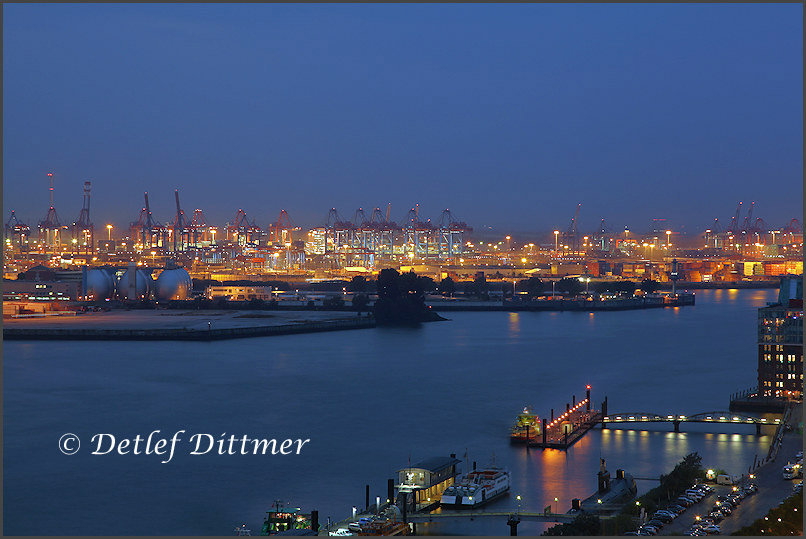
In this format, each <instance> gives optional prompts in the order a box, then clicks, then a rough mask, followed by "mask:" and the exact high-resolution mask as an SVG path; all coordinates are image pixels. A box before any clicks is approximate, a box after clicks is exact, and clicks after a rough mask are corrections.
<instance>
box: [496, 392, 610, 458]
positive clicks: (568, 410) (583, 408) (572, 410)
mask: <svg viewBox="0 0 806 539" xmlns="http://www.w3.org/2000/svg"><path fill="white" fill-rule="evenodd" d="M590 392H591V387H590V386H585V398H584V399H583V400H581V401H579V402H577V401H576V395H573V396H572V397H571V402H570V403H566V404H565V412H564V413H562V414H560V415H558V416H557V417H554V409H553V408H552V409H551V415H550V417H549V419H548V420H546V418H545V417H544V418H543V420H542V424H541V429H540V431H539V432H535V433H534V434H531V433H530V432H529V429H528V428H527V429H526V436H525V437H523V436H521V437H515V436H511V437H510V439H511V440H512V441H514V442H522V443H525V444H526V447H527V448H529V447H539V448H542V449H563V450H565V449H568V448H569V447H571V446H572V445H574V444H575V443H576V442H578V441H579V440H580V438H582V437H583V436H584V435H585V433H586V432H588V431H589V430H590V429H592V428H593V427H595V426H596V425H598V424H599V422H600V421H601V420H602V417H603V416H602V411H598V410H593V409H591V396H590V394H591V393H590ZM602 410H603V411H604V413H606V412H607V397H605V400H604V402H603V403H602Z"/></svg>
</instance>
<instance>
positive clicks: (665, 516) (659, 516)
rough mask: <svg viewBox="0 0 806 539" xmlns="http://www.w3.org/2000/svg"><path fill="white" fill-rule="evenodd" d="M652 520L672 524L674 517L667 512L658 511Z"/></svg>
mask: <svg viewBox="0 0 806 539" xmlns="http://www.w3.org/2000/svg"><path fill="white" fill-rule="evenodd" d="M652 518H654V519H656V520H660V521H661V522H665V523H667V524H668V523H669V522H671V521H672V520H674V516H672V515H671V514H670V513H665V512H661V511H658V512H657V513H655V514H654V515H652Z"/></svg>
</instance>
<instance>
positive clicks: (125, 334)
mask: <svg viewBox="0 0 806 539" xmlns="http://www.w3.org/2000/svg"><path fill="white" fill-rule="evenodd" d="M375 326H376V323H375V319H374V318H371V317H366V318H354V319H352V318H351V319H345V320H328V321H323V322H301V323H298V324H283V325H276V326H252V327H237V328H220V329H185V328H153V329H97V328H91V329H90V328H88V329H73V328H45V329H42V328H3V338H4V339H9V340H100V341H117V340H121V341H218V340H224V339H241V338H245V337H268V336H272V335H292V334H296V333H315V332H321V331H339V330H346V329H364V328H373V327H375Z"/></svg>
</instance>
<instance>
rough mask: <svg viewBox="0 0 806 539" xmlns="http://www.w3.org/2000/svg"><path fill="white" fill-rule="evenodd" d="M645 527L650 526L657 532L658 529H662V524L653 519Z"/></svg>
mask: <svg viewBox="0 0 806 539" xmlns="http://www.w3.org/2000/svg"><path fill="white" fill-rule="evenodd" d="M647 525H649V526H652V527H653V528H655V529H656V530H659V529H661V528H662V527H663V522H662V521H660V520H658V519H656V518H653V519H652V520H650V521H649V522H647Z"/></svg>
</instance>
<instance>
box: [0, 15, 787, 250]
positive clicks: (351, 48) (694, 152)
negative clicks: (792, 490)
mask: <svg viewBox="0 0 806 539" xmlns="http://www.w3.org/2000/svg"><path fill="white" fill-rule="evenodd" d="M3 14H4V17H3V34H4V38H3V45H4V47H3V60H4V62H3V79H4V105H3V106H4V124H3V133H4V143H3V153H4V164H3V167H4V170H3V174H4V182H3V191H4V196H3V221H4V222H5V221H6V220H7V219H8V216H9V213H10V211H11V210H12V209H13V210H15V211H16V214H17V215H18V217H19V218H20V219H23V220H25V221H26V222H27V223H28V224H29V225H30V226H31V227H35V226H36V223H37V222H38V221H39V220H41V219H43V218H44V217H45V214H46V212H47V209H48V180H47V176H46V173H47V172H53V173H54V174H55V178H56V180H55V189H56V190H55V208H56V210H57V212H58V214H59V217H60V218H61V220H62V222H63V223H65V224H67V223H71V222H73V221H74V220H76V218H77V217H78V214H79V211H80V209H81V196H82V186H83V182H84V181H85V180H89V181H91V182H92V195H93V197H92V208H91V216H92V219H93V221H94V222H95V225H96V229H97V230H100V229H101V228H102V227H103V226H104V225H105V224H106V223H114V224H115V225H116V226H118V227H120V226H127V225H128V224H129V222H131V221H134V220H136V219H137V216H138V214H139V211H140V208H141V207H142V204H143V202H142V197H143V192H144V191H148V192H149V196H150V200H151V208H152V212H153V214H154V216H155V218H157V219H158V220H160V221H163V222H165V221H167V220H170V219H172V217H173V215H174V213H175V209H174V199H173V191H174V189H176V188H178V189H179V190H180V195H181V199H182V206H183V209H184V211H185V213H186V214H190V213H192V211H193V209H195V208H201V209H203V210H204V212H205V215H206V216H207V219H208V221H210V222H212V223H215V224H224V223H225V222H226V221H231V220H232V219H233V218H234V216H235V214H236V212H237V210H238V209H239V208H243V209H244V210H246V212H247V213H248V215H249V216H250V218H254V219H255V220H256V221H257V223H258V224H260V225H266V224H268V223H269V222H271V221H274V220H275V219H276V218H277V215H278V214H279V212H280V210H281V209H286V210H287V211H288V213H289V214H290V216H291V219H292V220H293V222H294V224H296V225H298V226H302V227H312V226H316V225H319V224H322V223H323V222H324V220H325V219H326V217H327V213H328V210H329V209H330V208H331V207H336V208H337V209H338V210H339V212H340V214H341V215H342V217H344V218H347V219H349V218H351V217H352V215H353V213H354V212H355V210H356V209H357V208H358V207H362V208H363V209H364V210H365V211H366V212H367V213H368V214H369V213H370V212H371V210H372V209H373V208H375V207H380V208H381V209H382V210H383V211H384V212H385V211H386V205H387V203H391V204H392V214H391V217H392V219H393V220H396V221H398V222H400V221H401V219H402V218H403V217H404V216H405V214H406V212H407V211H408V210H409V208H411V207H413V206H414V205H415V204H417V203H419V204H420V211H421V215H422V216H423V217H424V218H430V219H432V220H434V221H438V220H439V217H440V213H441V211H442V210H443V209H445V208H450V209H451V210H452V212H454V214H455V215H456V216H457V217H458V218H460V219H461V220H464V221H466V222H467V223H468V224H469V225H470V226H472V227H474V229H476V231H477V232H478V233H482V232H484V231H485V230H489V229H487V227H493V231H496V232H500V233H512V234H526V233H535V234H543V233H545V232H546V231H547V230H551V229H554V228H559V229H561V230H564V229H566V228H567V227H568V225H569V223H570V221H571V218H572V217H573V215H574V211H575V210H576V206H577V204H578V203H580V202H581V203H582V209H581V211H580V219H579V228H580V229H581V230H593V229H595V228H597V227H598V225H599V222H600V220H601V219H602V218H604V219H605V220H606V222H607V224H608V226H609V227H610V229H611V230H613V231H623V229H624V227H625V226H628V227H630V228H631V230H632V229H634V230H635V231H636V232H639V233H640V232H646V231H648V230H649V229H650V226H651V220H652V218H665V219H667V220H668V223H669V226H670V227H671V228H673V229H674V230H676V231H685V232H687V233H689V234H696V233H699V232H701V231H702V230H703V229H704V228H706V227H708V226H710V224H711V223H712V222H713V219H714V218H715V217H718V218H719V220H720V222H721V223H723V225H727V223H728V222H729V220H730V218H731V217H732V216H733V214H734V211H735V209H736V203H737V202H738V201H742V202H744V204H743V206H744V209H743V213H742V215H745V214H746V211H747V208H748V207H749V205H750V203H751V202H753V201H755V202H756V207H755V210H754V217H762V218H763V219H764V220H765V221H766V222H767V223H768V224H769V225H770V226H773V227H777V226H782V225H784V224H786V223H787V222H789V220H790V219H792V218H798V219H800V218H801V217H802V213H803V206H802V199H803V182H802V178H803V176H802V174H803V154H802V145H803V131H802V120H803V105H802V96H803V69H802V61H803V58H802V45H803V43H802V30H803V28H802V15H803V11H802V5H800V4H777V5H760V4H750V5H745V4H741V5H727V4H717V5H696V4H693V5H690V4H680V5H615V4H611V5H549V4H528V5H506V6H504V5H500V6H499V5H475V4H474V5H422V6H419V5H394V6H386V5H361V6H358V5H334V4H326V5H272V4H262V5H254V6H251V5H250V6H246V5H211V4H203V5H160V4H156V5H82V4H66V5H44V4H33V5H23V4H19V5H18V4H7V5H4V6H3ZM104 232H105V231H104ZM116 233H117V231H116ZM98 237H99V238H100V237H101V236H100V234H99V235H98Z"/></svg>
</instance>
